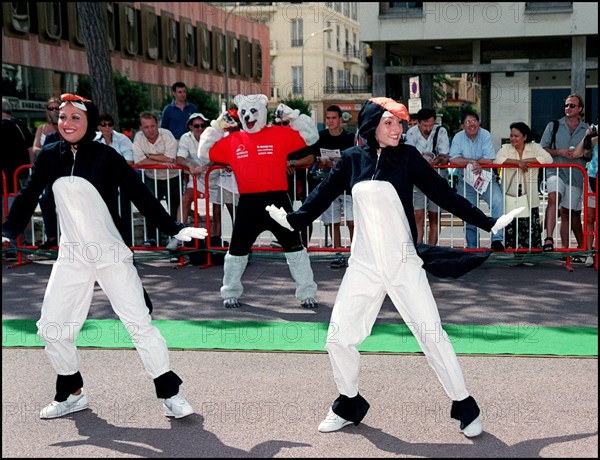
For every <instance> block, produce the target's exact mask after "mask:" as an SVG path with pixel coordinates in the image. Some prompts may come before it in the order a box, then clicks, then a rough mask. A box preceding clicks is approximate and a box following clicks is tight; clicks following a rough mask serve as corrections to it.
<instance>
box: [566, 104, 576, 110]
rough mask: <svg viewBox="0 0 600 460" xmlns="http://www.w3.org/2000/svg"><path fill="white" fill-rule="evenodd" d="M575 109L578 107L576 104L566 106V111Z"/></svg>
mask: <svg viewBox="0 0 600 460" xmlns="http://www.w3.org/2000/svg"><path fill="white" fill-rule="evenodd" d="M575 107H577V105H576V104H565V109H574V108H575Z"/></svg>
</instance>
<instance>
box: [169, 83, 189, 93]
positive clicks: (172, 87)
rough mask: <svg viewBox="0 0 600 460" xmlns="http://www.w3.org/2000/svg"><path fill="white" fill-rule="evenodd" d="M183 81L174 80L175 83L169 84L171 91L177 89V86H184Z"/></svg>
mask: <svg viewBox="0 0 600 460" xmlns="http://www.w3.org/2000/svg"><path fill="white" fill-rule="evenodd" d="M185 87H186V86H185V83H184V82H182V81H176V82H175V83H173V85H172V86H171V91H173V92H175V91H176V90H177V88H185Z"/></svg>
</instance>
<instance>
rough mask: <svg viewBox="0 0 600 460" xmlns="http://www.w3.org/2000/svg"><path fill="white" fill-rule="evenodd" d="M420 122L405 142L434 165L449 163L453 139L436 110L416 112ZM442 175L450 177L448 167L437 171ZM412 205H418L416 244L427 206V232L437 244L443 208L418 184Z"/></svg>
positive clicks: (429, 240) (420, 237)
mask: <svg viewBox="0 0 600 460" xmlns="http://www.w3.org/2000/svg"><path fill="white" fill-rule="evenodd" d="M416 117H417V124H416V125H414V126H412V127H411V128H410V129H409V130H408V131H407V132H406V140H405V143H406V144H408V145H412V146H414V147H416V149H417V150H418V151H419V152H421V155H423V158H425V160H427V162H428V163H429V164H430V165H432V166H438V165H446V164H448V159H449V152H450V139H449V138H448V131H446V128H444V127H443V126H440V125H437V124H436V123H435V117H436V113H435V110H433V109H429V108H424V109H421V110H419V112H418V113H417V115H416ZM437 171H438V173H439V174H440V176H442V177H443V178H445V179H446V180H448V169H446V168H442V169H438V170H437ZM413 206H414V208H415V220H416V221H417V243H422V242H423V237H424V227H425V207H426V206H427V216H428V219H429V228H428V231H427V243H428V244H431V245H433V246H435V245H436V244H437V242H438V229H439V221H440V208H439V206H438V205H436V204H435V203H434V202H433V201H428V200H427V199H426V198H425V195H424V194H423V192H422V191H421V190H419V189H418V188H417V187H415V188H414V189H413Z"/></svg>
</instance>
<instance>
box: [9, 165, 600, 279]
mask: <svg viewBox="0 0 600 460" xmlns="http://www.w3.org/2000/svg"><path fill="white" fill-rule="evenodd" d="M530 167H533V168H539V169H540V170H541V171H540V172H541V175H542V176H541V177H542V179H541V185H542V187H538V183H535V184H534V183H527V189H528V190H527V192H528V193H532V194H533V193H538V194H539V200H540V205H539V214H540V224H541V227H542V235H541V237H542V241H543V238H544V236H545V210H546V207H547V205H548V196H547V193H546V192H545V190H544V185H545V181H546V171H547V170H549V169H556V172H557V174H558V170H559V169H568V172H567V177H568V178H569V183H570V182H571V180H572V176H573V172H574V170H575V169H579V170H580V171H581V172H582V173H583V177H584V190H583V206H582V219H581V220H582V228H583V242H584V246H585V242H586V239H587V237H588V236H590V235H593V236H594V237H595V248H594V256H595V267H596V269H597V267H598V219H597V218H596V224H595V228H594V230H593V231H591V232H590V231H588V230H587V228H586V222H587V213H588V207H587V206H586V204H587V201H588V198H589V196H590V195H591V196H597V192H596V193H595V194H593V193H591V192H589V191H588V188H587V180H588V176H587V172H586V170H585V169H584V168H582V167H581V166H580V165H577V164H561V165H554V164H552V165H540V164H531V165H530ZM29 168H30V165H25V166H21V167H20V168H19V169H18V170H17V171H16V172H15V175H14V177H13V178H12V179H13V184H14V185H15V190H18V188H19V183H18V179H17V177H18V175H19V173H20V172H21V171H22V170H24V169H29ZM134 168H135V169H137V170H139V172H140V174H141V177H142V180H143V181H144V182H145V183H147V182H148V181H152V179H151V178H149V177H148V176H147V175H146V174H144V170H153V169H156V170H158V169H168V170H171V171H173V172H176V173H177V175H176V176H175V178H174V179H171V180H176V181H177V190H179V191H180V194H179V197H178V200H179V202H181V195H182V194H183V191H184V190H185V189H184V187H185V186H186V185H187V180H186V178H185V177H184V174H185V173H186V170H185V169H184V168H181V167H179V166H175V167H172V168H167V167H165V166H152V167H144V168H141V167H136V166H134ZM436 168H446V169H448V170H449V181H450V185H451V186H453V187H456V186H457V183H456V174H455V173H456V171H458V170H459V169H461V168H464V167H462V166H458V165H453V164H449V165H444V166H439V167H436ZM482 168H484V169H498V170H499V171H504V170H506V169H515V168H516V166H514V165H497V164H490V165H482ZM224 169H227V168H226V167H224V166H220V165H216V166H212V167H210V168H209V169H208V170H207V171H206V173H205V177H208V174H210V172H212V171H214V170H224ZM307 169H308V168H307ZM500 174H502V173H500ZM520 174H521V171H520V170H519V169H517V178H516V179H515V180H520V176H519V175H520ZM296 179H297V177H296V172H295V173H294V176H293V178H291V180H292V184H294V185H296ZM193 184H194V185H193V193H194V200H193V203H192V217H191V220H188V219H189V216H177V218H178V219H177V220H179V221H184V223H187V224H189V225H193V226H195V227H199V226H204V227H206V228H207V230H208V232H209V236H208V237H207V239H206V241H204V242H202V243H201V242H200V241H198V240H192V243H193V245H189V246H187V245H186V247H184V248H182V249H180V250H178V251H177V252H176V254H177V255H178V256H179V265H184V264H185V263H186V262H185V258H184V256H185V255H186V254H187V253H188V252H189V251H198V250H204V248H205V250H206V251H207V263H206V264H205V265H202V266H201V267H206V266H210V265H212V261H211V255H212V253H214V252H226V251H227V246H226V244H225V241H227V240H228V239H229V238H230V237H231V229H232V227H233V222H234V221H235V215H236V214H235V213H236V207H235V206H233V209H232V215H230V212H229V210H228V208H227V206H226V205H225V204H221V205H220V207H221V213H220V214H221V239H220V244H217V243H218V242H215V239H214V238H210V237H211V236H213V235H212V234H211V223H212V222H213V219H214V216H213V212H212V209H211V208H212V204H211V202H210V201H211V200H210V198H211V196H210V193H211V191H210V189H209V185H210V184H209V183H208V181H205V189H204V190H197V188H196V182H195V181H194V182H193ZM500 184H501V190H502V194H503V195H504V194H505V193H506V183H505V181H501V182H500ZM301 185H302V186H303V187H304V190H308V187H309V183H308V171H307V178H306V179H305V180H304V183H303V184H301ZM156 187H157V183H156V180H155V183H154V189H155V190H156ZM168 190H169V189H168V188H167V191H168ZM463 191H464V190H463ZM459 192H460V190H459ZM218 193H221V198H222V197H223V194H224V193H225V190H224V189H223V187H219V188H218ZM491 193H494V192H493V190H492V191H491ZM15 195H16V193H14V194H8V193H7V192H6V180H5V176H4V173H3V204H4V212H5V214H6V213H7V209H8V201H9V198H10V197H12V196H15ZM290 198H291V200H292V202H293V204H294V206H295V207H297V206H299V205H300V204H301V201H302V198H303V197H302V196H299V195H298V190H297V187H296V186H294V187H292V190H290ZM565 199H568V197H563V200H565ZM172 201H173V199H172V197H171V195H170V192H167V197H166V200H164V201H163V205H164V207H165V209H166V210H167V211H168V212H170V213H171V214H172V215H174V214H175V211H176V210H175V209H173V207H174V204H173V203H172ZM220 201H221V203H223V199H221V200H220ZM477 206H478V207H479V208H480V209H481V210H482V211H483V212H484V213H486V214H487V215H490V209H489V207H488V205H487V203H486V202H485V201H483V200H482V199H481V197H480V196H479V195H478V201H477ZM425 209H427V208H425ZM129 212H130V215H129V221H130V225H131V227H130V228H131V233H132V237H133V239H132V245H131V249H132V250H134V251H160V252H163V255H162V256H161V257H164V251H166V244H167V242H168V240H167V239H163V240H162V241H161V240H160V234H159V233H158V232H156V233H155V234H153V235H150V234H149V232H148V228H147V223H146V219H145V218H144V217H143V216H142V215H141V214H139V212H138V211H137V209H135V207H132V208H131V209H130V211H129ZM438 212H439V215H438V218H439V226H438V245H440V246H447V247H454V248H465V246H466V240H465V229H464V227H465V224H464V223H463V222H462V221H461V220H460V219H459V218H457V217H455V216H453V215H451V214H450V213H447V212H446V211H444V210H440V211H438ZM597 212H598V208H597V207H596V214H597ZM344 214H345V213H344V212H342V222H341V226H342V227H341V228H342V246H343V247H333V245H332V244H331V243H332V242H333V240H332V239H331V240H330V239H329V237H328V235H327V233H326V228H325V225H324V224H323V222H322V221H321V220H320V219H317V220H315V221H314V222H313V224H312V238H311V239H310V241H309V244H308V247H307V250H308V251H309V253H332V252H335V253H347V252H349V251H350V244H351V241H350V237H349V232H348V230H347V227H346V223H347V222H346V216H345V215H344ZM186 217H187V218H186ZM529 219H530V220H531V216H530V217H529ZM569 219H571V217H570V216H569ZM555 220H556V225H555V228H554V233H553V235H552V237H553V238H554V241H555V251H554V252H556V253H565V254H563V255H564V256H567V257H566V265H567V268H570V259H569V257H568V256H569V255H570V254H572V253H579V254H581V253H584V252H588V251H586V249H584V248H579V247H577V244H576V242H575V243H574V241H573V237H572V236H570V238H569V246H568V247H566V248H563V247H558V246H559V244H558V242H560V234H559V232H560V213H559V207H557V210H556V211H555ZM530 223H531V222H530ZM517 225H518V221H517ZM427 226H428V216H427V212H426V213H425V228H424V242H425V243H427V234H428V233H427ZM569 228H571V221H570V220H569ZM482 233H483V234H482V235H478V239H479V242H480V246H479V248H478V249H467V248H465V250H466V251H470V250H473V251H478V250H485V249H487V248H488V247H489V246H490V244H489V243H490V240H489V236H490V235H489V234H485V232H482ZM43 234H44V223H43V219H42V218H41V216H40V214H39V213H38V212H36V213H35V214H34V216H33V217H32V220H31V223H30V225H29V226H28V229H27V230H26V231H25V232H24V235H23V236H22V237H20V238H18V239H17V242H16V247H17V249H23V250H25V252H27V250H28V251H34V250H36V249H37V246H38V245H39V244H40V243H41V242H42V241H43ZM484 234H485V235H484ZM569 234H570V235H571V231H569ZM58 235H60V228H58ZM331 238H333V235H332V237H331ZM148 239H156V241H157V243H158V246H156V247H146V246H144V245H143V241H145V240H148ZM530 242H531V239H530ZM201 246H202V249H201ZM252 250H253V251H264V252H269V251H281V249H280V247H279V246H278V245H277V244H276V242H275V239H274V236H273V235H272V234H271V233H270V232H268V231H267V232H264V233H262V234H261V235H259V237H258V239H257V241H256V243H255V245H254V246H253V248H252ZM506 252H508V253H510V252H515V253H532V254H533V253H539V252H542V250H541V248H537V247H533V246H532V245H531V244H530V245H529V247H527V248H518V249H517V248H511V249H507V250H506ZM17 253H18V255H17V265H18V264H22V263H27V260H26V259H24V258H23V256H22V251H17ZM171 255H172V254H171Z"/></svg>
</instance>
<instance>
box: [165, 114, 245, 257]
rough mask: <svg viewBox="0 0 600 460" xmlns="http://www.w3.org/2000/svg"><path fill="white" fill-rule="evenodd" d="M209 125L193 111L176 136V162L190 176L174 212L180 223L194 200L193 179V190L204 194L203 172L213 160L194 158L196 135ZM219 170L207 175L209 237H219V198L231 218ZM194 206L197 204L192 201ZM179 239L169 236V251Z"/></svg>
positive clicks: (229, 198) (230, 197)
mask: <svg viewBox="0 0 600 460" xmlns="http://www.w3.org/2000/svg"><path fill="white" fill-rule="evenodd" d="M208 126H209V120H208V118H206V117H205V116H204V115H202V114H201V113H200V112H198V113H193V114H191V115H190V118H189V119H188V128H189V131H188V132H187V133H185V134H184V135H183V136H181V139H179V149H178V150H177V164H178V165H179V166H182V167H184V168H187V169H188V170H189V172H190V178H189V181H188V183H187V187H186V190H185V192H184V193H183V196H182V197H181V206H180V207H179V210H178V211H177V216H178V218H179V220H180V221H181V222H182V223H183V224H187V222H188V219H189V214H190V210H191V207H192V203H194V181H196V190H197V192H198V193H201V194H204V193H205V191H206V185H205V180H206V178H205V175H206V172H207V170H208V168H209V167H211V166H213V165H214V164H215V163H205V164H203V163H202V162H201V160H200V159H199V158H198V144H199V141H200V135H201V134H202V133H203V132H204V130H205V129H206V128H207V127H208ZM220 177H221V170H219V169H215V170H213V171H212V172H211V173H210V175H209V178H208V184H209V192H208V193H209V201H210V203H211V204H212V219H211V222H210V235H211V238H212V237H220V236H221V200H223V202H224V203H225V204H226V206H227V208H228V209H229V212H230V214H231V218H232V219H233V205H234V196H233V194H232V193H231V192H230V191H228V190H220V188H219V185H218V184H219V179H220ZM194 206H197V204H195V205H194ZM181 244H182V243H181V242H180V241H179V240H177V239H176V238H171V241H170V242H169V244H168V245H167V249H168V250H170V251H174V250H176V249H177V248H178V247H179V246H181Z"/></svg>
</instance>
